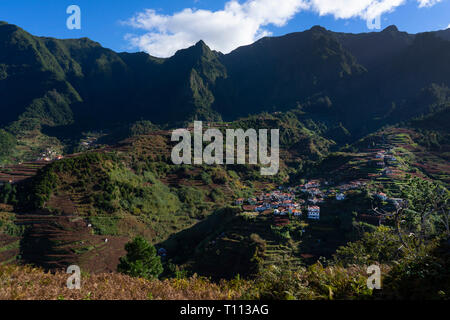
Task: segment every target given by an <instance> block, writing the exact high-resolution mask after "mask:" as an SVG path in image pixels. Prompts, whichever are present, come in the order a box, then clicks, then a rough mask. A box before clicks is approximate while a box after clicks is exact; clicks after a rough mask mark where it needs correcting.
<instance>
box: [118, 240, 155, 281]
mask: <svg viewBox="0 0 450 320" xmlns="http://www.w3.org/2000/svg"><path fill="white" fill-rule="evenodd" d="M125 249H126V250H127V255H126V256H124V257H122V258H120V263H119V265H118V267H117V271H119V272H120V273H124V274H127V275H129V276H132V277H140V278H146V279H151V278H157V277H158V276H159V275H160V274H161V273H162V272H163V267H162V263H161V258H160V257H159V256H157V254H156V249H155V247H154V246H152V245H151V244H149V243H148V242H147V240H145V239H144V238H143V237H141V236H138V237H136V238H134V240H133V241H132V242H129V243H127V244H126V245H125Z"/></svg>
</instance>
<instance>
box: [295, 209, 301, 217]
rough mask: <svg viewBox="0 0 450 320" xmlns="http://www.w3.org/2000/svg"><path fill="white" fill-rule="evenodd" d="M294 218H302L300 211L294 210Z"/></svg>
mask: <svg viewBox="0 0 450 320" xmlns="http://www.w3.org/2000/svg"><path fill="white" fill-rule="evenodd" d="M293 213H294V216H295V217H301V216H302V211H301V210H294V212H293Z"/></svg>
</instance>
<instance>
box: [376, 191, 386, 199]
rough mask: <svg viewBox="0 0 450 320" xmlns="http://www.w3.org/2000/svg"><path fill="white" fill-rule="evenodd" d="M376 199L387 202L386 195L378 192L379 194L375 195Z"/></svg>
mask: <svg viewBox="0 0 450 320" xmlns="http://www.w3.org/2000/svg"><path fill="white" fill-rule="evenodd" d="M377 198H378V199H380V200H383V201H386V200H387V195H386V193H383V192H379V193H377Z"/></svg>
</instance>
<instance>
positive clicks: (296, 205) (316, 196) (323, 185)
mask: <svg viewBox="0 0 450 320" xmlns="http://www.w3.org/2000/svg"><path fill="white" fill-rule="evenodd" d="M366 183H367V181H365V180H355V181H351V182H348V183H345V184H341V185H338V186H335V187H333V188H330V187H329V183H328V182H327V181H324V182H321V181H320V180H311V181H308V182H306V183H305V184H302V185H298V186H296V187H289V188H287V189H286V190H285V191H284V192H282V191H281V190H276V191H272V192H270V193H263V194H261V195H259V196H257V197H251V198H248V199H244V198H240V199H237V200H236V202H235V204H236V205H242V206H243V209H244V210H245V211H248V212H258V213H261V214H273V215H274V216H288V215H292V216H294V217H301V216H302V215H303V212H306V214H307V218H308V219H312V220H320V204H322V203H324V202H325V201H326V200H325V199H330V198H335V199H336V200H337V201H343V200H345V199H346V197H347V192H348V191H350V190H354V189H360V188H362V187H363V186H365V185H366ZM280 189H281V188H280ZM298 193H303V194H306V197H302V198H307V200H303V199H301V198H298V197H296V194H298Z"/></svg>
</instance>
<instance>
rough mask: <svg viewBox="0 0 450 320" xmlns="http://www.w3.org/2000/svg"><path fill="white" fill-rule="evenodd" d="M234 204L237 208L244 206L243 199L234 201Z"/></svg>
mask: <svg viewBox="0 0 450 320" xmlns="http://www.w3.org/2000/svg"><path fill="white" fill-rule="evenodd" d="M235 204H236V205H237V206H240V205H243V204H244V198H239V199H237V200H236V201H235Z"/></svg>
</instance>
